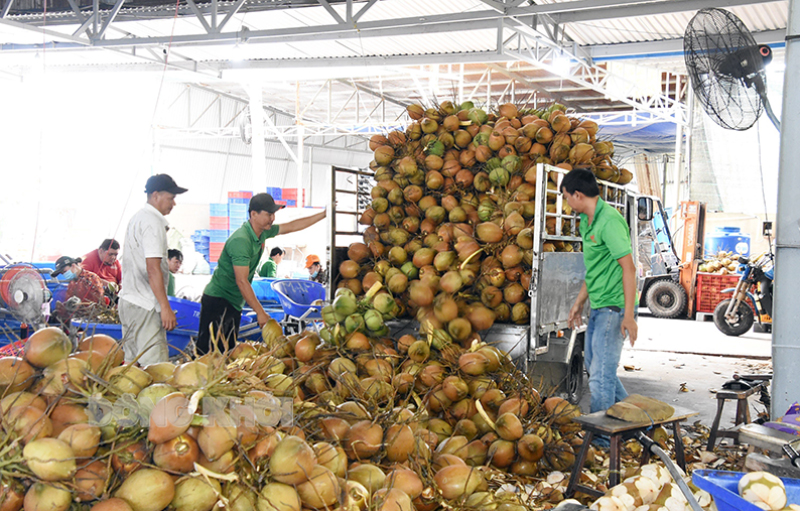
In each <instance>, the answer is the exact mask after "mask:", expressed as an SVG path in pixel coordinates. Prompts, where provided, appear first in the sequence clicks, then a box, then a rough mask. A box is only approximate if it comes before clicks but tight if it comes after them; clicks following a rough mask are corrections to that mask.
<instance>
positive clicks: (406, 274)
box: [337, 101, 632, 346]
mask: <svg viewBox="0 0 800 511" xmlns="http://www.w3.org/2000/svg"><path fill="white" fill-rule="evenodd" d="M564 110H565V108H564V106H563V105H559V104H553V105H551V106H550V107H549V108H547V109H539V110H525V109H519V108H518V107H517V106H515V105H513V104H504V105H501V106H500V107H499V108H498V110H497V112H495V113H488V114H487V113H486V112H484V111H483V110H481V109H479V108H475V107H474V105H472V103H469V102H467V103H464V104H462V105H461V106H460V107H459V106H456V105H454V104H453V103H451V102H449V101H445V102H443V103H442V104H441V105H439V107H438V108H428V109H425V108H423V107H422V106H421V105H411V106H409V107H408V108H407V112H408V115H409V116H410V118H411V120H412V121H411V122H410V124H409V125H408V127H407V128H406V130H405V131H404V132H403V131H399V130H398V131H392V132H390V133H388V134H387V135H385V136H384V135H374V136H373V137H372V138H371V140H370V148H371V149H372V150H373V151H374V160H373V161H372V162H371V163H370V168H371V169H372V171H373V172H374V179H375V181H376V183H377V184H376V185H375V186H374V187H373V189H372V191H371V196H372V203H371V206H370V207H369V208H367V209H366V210H365V211H364V212H363V214H361V216H360V218H359V222H360V223H361V224H362V225H364V226H366V230H365V232H364V234H363V238H364V240H363V243H353V244H352V245H351V246H350V247H349V250H348V259H347V260H345V261H343V262H342V263H340V264H339V267H338V282H337V286H338V287H340V288H341V287H346V288H348V289H350V290H351V291H353V293H354V294H355V295H357V296H360V295H362V294H363V293H364V292H366V291H367V290H368V289H370V288H371V287H372V286H373V285H374V284H375V283H378V282H379V283H382V284H383V285H384V286H385V288H386V289H387V290H388V291H389V292H390V293H391V294H392V296H394V297H395V298H396V301H397V306H398V310H397V311H396V315H397V316H398V317H404V316H405V317H412V318H416V319H417V320H419V322H420V323H421V324H424V325H425V326H424V331H423V332H422V333H423V334H427V333H429V332H432V333H435V334H436V335H437V336H438V337H444V338H447V339H448V340H449V341H453V342H457V343H461V344H462V345H464V346H468V345H469V344H470V343H471V342H472V340H473V334H474V333H475V332H480V331H482V330H485V329H487V328H489V327H491V326H492V324H493V323H494V322H502V323H516V324H526V323H528V322H529V320H530V299H529V297H528V288H529V285H530V279H531V262H532V260H531V259H532V250H531V249H532V248H533V247H534V244H535V240H534V239H533V233H534V229H533V225H532V224H533V220H534V214H535V208H536V203H535V200H536V197H537V193H536V186H537V182H536V181H537V179H536V173H537V168H536V164H539V163H544V164H549V165H554V166H556V167H559V168H561V169H565V170H567V171H568V170H571V169H573V168H586V169H589V170H591V171H592V172H593V173H594V174H595V175H596V176H597V178H598V179H600V180H605V181H609V182H613V183H617V184H620V185H624V184H627V183H628V182H630V180H631V179H632V174H631V173H630V172H629V171H628V170H626V169H619V168H617V167H616V166H615V165H614V164H613V162H612V157H613V154H614V145H613V143H612V142H610V141H600V140H598V139H597V132H598V129H599V127H598V125H597V123H595V122H594V121H591V120H582V119H580V118H578V117H573V116H568V115H566V114H565V113H564ZM556 179H557V173H556V172H551V173H549V175H548V179H547V184H546V186H547V187H548V189H549V190H551V193H545V194H542V193H540V194H539V195H538V196H546V197H547V199H546V200H547V202H548V204H547V206H546V211H547V213H556V210H555V208H556V207H557V206H556V194H555V193H554V192H556V186H557V185H556ZM602 186H605V185H602ZM611 192H612V193H618V192H617V191H616V189H613V187H612V189H611ZM562 213H564V214H565V215H571V214H572V211H571V210H570V208H569V206H568V205H567V204H566V201H563V205H562ZM559 225H562V227H561V229H560V230H561V232H555V231H556V229H557V228H558V227H557V222H556V218H554V217H549V218H548V219H547V222H546V231H547V234H549V235H552V236H570V237H573V238H574V241H571V242H569V241H563V240H552V241H546V242H545V243H544V244H543V247H542V250H544V251H549V252H572V251H579V250H580V249H581V246H580V242H579V241H577V240H578V236H579V234H578V232H577V225H578V224H577V221H576V222H563V224H559Z"/></svg>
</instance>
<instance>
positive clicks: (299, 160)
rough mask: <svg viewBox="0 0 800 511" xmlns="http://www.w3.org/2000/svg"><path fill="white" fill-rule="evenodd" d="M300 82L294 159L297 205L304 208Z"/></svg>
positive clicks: (303, 133) (303, 130)
mask: <svg viewBox="0 0 800 511" xmlns="http://www.w3.org/2000/svg"><path fill="white" fill-rule="evenodd" d="M358 99H359V98H358V89H356V123H358V110H359V104H358ZM300 117H301V116H300V82H299V81H298V82H296V83H295V117H294V123H295V124H296V125H297V155H296V158H295V159H294V162H295V165H296V166H297V207H298V208H302V207H304V206H305V202H306V201H305V194H304V193H303V163H304V160H305V154H303V153H304V152H305V150H304V149H303V143H304V142H305V141H304V140H303V139H304V138H305V132H306V127H305V126H303V120H302V119H301V118H300Z"/></svg>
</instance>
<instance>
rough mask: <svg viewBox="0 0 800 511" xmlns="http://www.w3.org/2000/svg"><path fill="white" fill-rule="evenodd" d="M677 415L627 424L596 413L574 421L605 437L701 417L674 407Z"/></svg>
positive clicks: (697, 413) (604, 414) (696, 413)
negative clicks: (659, 419) (660, 419)
mask: <svg viewBox="0 0 800 511" xmlns="http://www.w3.org/2000/svg"><path fill="white" fill-rule="evenodd" d="M674 408H675V413H674V414H673V415H672V417H670V418H669V419H665V420H662V421H651V422H625V421H623V420H620V419H616V418H614V417H609V416H608V415H606V412H604V411H601V412H595V413H590V414H588V415H582V416H580V417H577V418H575V419H573V420H574V421H575V422H577V423H578V424H580V425H581V426H583V429H585V430H587V431H593V432H594V433H601V434H604V435H613V434H615V433H621V432H624V431H631V430H635V429H642V428H647V427H650V426H651V425H660V424H668V423H670V422H675V421H684V420H686V419H688V418H689V417H693V416H695V415H699V412H694V411H691V410H688V409H686V408H679V407H674Z"/></svg>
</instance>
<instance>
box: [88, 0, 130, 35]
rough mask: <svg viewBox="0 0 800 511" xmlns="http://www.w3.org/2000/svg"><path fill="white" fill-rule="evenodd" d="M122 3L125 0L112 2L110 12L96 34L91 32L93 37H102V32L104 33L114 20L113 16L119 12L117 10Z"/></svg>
mask: <svg viewBox="0 0 800 511" xmlns="http://www.w3.org/2000/svg"><path fill="white" fill-rule="evenodd" d="M124 3H125V0H117V2H116V3H115V4H114V8H113V9H111V12H110V13H109V14H108V18H106V21H105V22H103V26H102V27H101V28H100V31H99V32H98V33H96V34H93V39H102V38H103V34H105V33H106V30H107V29H108V26H109V25H111V23H113V22H114V18H116V17H117V14H119V10H120V9H121V8H122V4H124Z"/></svg>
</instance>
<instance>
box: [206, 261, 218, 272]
mask: <svg viewBox="0 0 800 511" xmlns="http://www.w3.org/2000/svg"><path fill="white" fill-rule="evenodd" d="M207 260H208V259H206V261H207ZM208 267H209V269H210V270H211V272H212V273H213V272H214V270H216V269H217V263H208Z"/></svg>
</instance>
